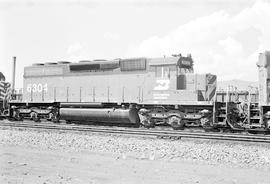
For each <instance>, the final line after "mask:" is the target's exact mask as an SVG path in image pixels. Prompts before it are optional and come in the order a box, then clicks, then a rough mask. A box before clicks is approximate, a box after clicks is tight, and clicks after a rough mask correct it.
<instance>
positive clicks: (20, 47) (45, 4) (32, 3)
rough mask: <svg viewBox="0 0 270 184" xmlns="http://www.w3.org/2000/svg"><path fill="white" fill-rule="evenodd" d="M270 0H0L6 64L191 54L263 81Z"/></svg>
mask: <svg viewBox="0 0 270 184" xmlns="http://www.w3.org/2000/svg"><path fill="white" fill-rule="evenodd" d="M265 50H270V1H269V0H237V1H235V0H155V1H154V0H115V1H113V0H89V1H87V0H66V1H64V0H54V1H52V0H16V1H15V0H0V71H1V72H3V73H4V74H5V76H6V79H7V81H11V76H12V57H13V56H16V57H17V68H16V87H17V88H20V87H22V83H23V68H24V67H25V66H29V65H31V64H32V63H40V62H41V63H43V62H55V61H63V60H64V61H72V62H77V61H79V60H86V59H87V60H93V59H114V58H128V57H143V56H145V57H160V56H164V55H166V56H170V55H171V54H178V53H181V54H182V55H187V54H189V53H191V55H192V57H193V59H194V62H195V64H194V65H195V72H196V73H212V74H216V75H217V76H218V80H233V79H239V80H248V81H257V80H258V72H257V67H256V62H257V60H258V55H259V53H260V52H264V51H265Z"/></svg>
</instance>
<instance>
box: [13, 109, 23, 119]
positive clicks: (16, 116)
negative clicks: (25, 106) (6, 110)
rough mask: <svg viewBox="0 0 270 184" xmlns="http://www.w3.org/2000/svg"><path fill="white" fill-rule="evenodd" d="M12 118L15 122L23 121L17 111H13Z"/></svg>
mask: <svg viewBox="0 0 270 184" xmlns="http://www.w3.org/2000/svg"><path fill="white" fill-rule="evenodd" d="M13 118H14V119H15V120H16V121H22V120H23V117H22V115H21V114H20V112H19V111H14V112H13Z"/></svg>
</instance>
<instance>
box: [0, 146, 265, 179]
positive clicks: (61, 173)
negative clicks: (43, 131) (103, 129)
mask: <svg viewBox="0 0 270 184" xmlns="http://www.w3.org/2000/svg"><path fill="white" fill-rule="evenodd" d="M0 164H1V165H0V174H1V175H0V177H1V178H0V183H27V184H31V183H35V184H36V183H42V184H49V183H76V184H79V183H101V184H105V183H115V184H116V183H117V184H121V183H123V184H127V183H140V184H143V183H155V184H159V183H206V184H211V183H215V184H219V183H222V184H227V183H228V184H233V183H243V184H249V183H252V184H269V183H270V174H269V173H270V170H269V169H255V168H243V167H238V166H235V167H234V166H232V165H224V164H210V163H204V162H200V161H187V160H176V161H171V160H151V159H143V158H142V159H138V158H136V157H132V156H129V155H117V154H108V153H104V154H101V153H99V152H89V151H82V152H65V151H63V150H48V149H39V148H38V147H28V146H18V145H17V146H14V145H0Z"/></svg>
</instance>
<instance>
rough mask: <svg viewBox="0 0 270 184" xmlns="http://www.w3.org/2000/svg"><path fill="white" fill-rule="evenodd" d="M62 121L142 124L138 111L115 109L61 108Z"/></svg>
mask: <svg viewBox="0 0 270 184" xmlns="http://www.w3.org/2000/svg"><path fill="white" fill-rule="evenodd" d="M60 119H64V120H70V121H91V122H103V123H106V122H108V123H128V124H138V123H139V122H140V120H139V116H138V111H137V110H136V109H114V108H106V109H103V108H60Z"/></svg>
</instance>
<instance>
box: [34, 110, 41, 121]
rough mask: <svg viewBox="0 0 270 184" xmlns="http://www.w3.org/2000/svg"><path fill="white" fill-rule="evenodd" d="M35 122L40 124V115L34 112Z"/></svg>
mask: <svg viewBox="0 0 270 184" xmlns="http://www.w3.org/2000/svg"><path fill="white" fill-rule="evenodd" d="M33 120H34V121H35V122H40V118H39V117H38V113H36V112H34V114H33Z"/></svg>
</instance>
